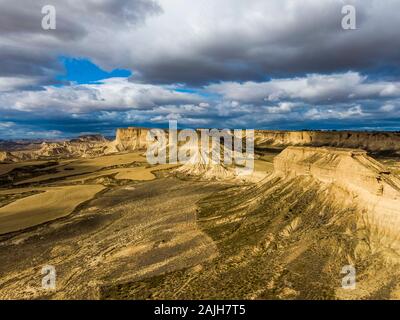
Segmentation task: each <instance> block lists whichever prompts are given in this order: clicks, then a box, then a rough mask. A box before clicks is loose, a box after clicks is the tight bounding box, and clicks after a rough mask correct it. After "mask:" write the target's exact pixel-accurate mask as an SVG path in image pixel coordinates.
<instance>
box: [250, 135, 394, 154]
mask: <svg viewBox="0 0 400 320" xmlns="http://www.w3.org/2000/svg"><path fill="white" fill-rule="evenodd" d="M255 145H256V146H282V147H285V146H315V147H319V146H330V147H340V148H359V149H364V150H368V151H400V133H399V132H366V131H271V130H256V131H255Z"/></svg>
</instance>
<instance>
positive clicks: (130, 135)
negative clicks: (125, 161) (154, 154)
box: [107, 127, 150, 152]
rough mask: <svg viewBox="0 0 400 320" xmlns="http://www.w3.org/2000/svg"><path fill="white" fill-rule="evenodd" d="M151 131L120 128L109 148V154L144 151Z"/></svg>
mask: <svg viewBox="0 0 400 320" xmlns="http://www.w3.org/2000/svg"><path fill="white" fill-rule="evenodd" d="M149 130H150V129H146V128H136V127H130V128H119V129H117V133H116V137H115V140H114V141H113V142H111V143H110V146H109V147H108V149H107V150H108V152H121V151H134V150H144V149H146V148H147V133H148V132H149Z"/></svg>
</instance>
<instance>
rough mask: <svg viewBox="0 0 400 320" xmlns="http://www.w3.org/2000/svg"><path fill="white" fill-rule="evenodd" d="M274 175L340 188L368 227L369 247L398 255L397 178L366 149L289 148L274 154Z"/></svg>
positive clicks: (399, 182) (399, 203)
mask: <svg viewBox="0 0 400 320" xmlns="http://www.w3.org/2000/svg"><path fill="white" fill-rule="evenodd" d="M274 175H275V176H279V177H282V178H283V179H294V178H296V177H303V178H306V177H308V178H312V179H313V180H315V181H317V182H318V183H321V184H324V185H332V186H335V187H337V188H339V189H341V190H343V191H344V192H345V193H346V194H348V198H349V199H351V201H352V202H353V203H354V204H355V205H356V206H357V208H358V213H359V214H358V218H359V223H360V224H362V225H363V226H364V227H365V228H367V230H369V232H368V238H369V239H368V240H369V245H370V247H376V248H382V246H384V247H385V248H387V249H390V250H393V251H395V252H397V253H398V254H399V257H400V179H399V177H398V176H396V175H394V174H392V173H391V172H390V171H388V170H387V169H386V168H385V167H384V166H383V165H382V164H381V163H379V162H378V161H376V160H374V159H372V158H371V157H369V156H368V155H367V153H366V151H363V150H353V149H335V148H311V147H288V148H286V149H285V150H284V151H282V152H281V153H280V154H279V155H278V156H277V157H275V159H274ZM332 197H334V195H332Z"/></svg>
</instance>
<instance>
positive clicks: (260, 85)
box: [207, 72, 400, 103]
mask: <svg viewBox="0 0 400 320" xmlns="http://www.w3.org/2000/svg"><path fill="white" fill-rule="evenodd" d="M207 90H209V91H210V92H213V93H217V94H220V95H221V96H222V97H223V98H224V99H226V100H238V101H241V102H253V103H263V102H265V101H271V102H274V101H279V100H285V99H290V100H302V101H306V102H311V103H334V102H338V101H344V102H345V101H352V100H360V99H370V98H375V99H376V98H380V97H386V98H388V97H400V82H385V81H380V80H377V81H368V78H367V77H365V76H361V75H360V74H359V73H357V72H347V73H339V74H332V75H320V74H310V75H307V76H305V77H302V78H292V79H290V78H289V79H272V80H271V81H267V82H245V83H238V82H222V83H219V84H212V85H210V86H208V87H207Z"/></svg>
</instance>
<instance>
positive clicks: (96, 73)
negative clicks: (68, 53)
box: [58, 57, 132, 84]
mask: <svg viewBox="0 0 400 320" xmlns="http://www.w3.org/2000/svg"><path fill="white" fill-rule="evenodd" d="M60 61H61V62H62V64H63V65H64V68H65V74H63V75H60V76H59V77H58V80H61V81H63V80H64V81H71V82H75V83H78V84H86V83H93V82H96V81H99V80H103V79H108V78H116V77H119V78H127V77H129V76H131V74H132V73H131V72H130V71H129V70H124V69H115V70H112V71H111V72H107V71H104V70H102V69H101V68H99V67H98V66H97V65H95V64H94V63H93V62H91V61H90V60H89V59H85V58H70V57H61V58H60Z"/></svg>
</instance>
